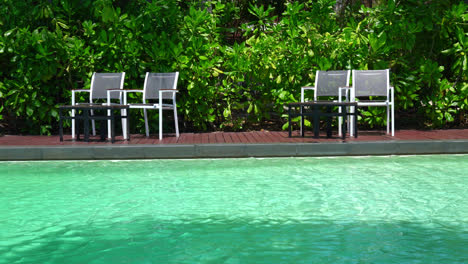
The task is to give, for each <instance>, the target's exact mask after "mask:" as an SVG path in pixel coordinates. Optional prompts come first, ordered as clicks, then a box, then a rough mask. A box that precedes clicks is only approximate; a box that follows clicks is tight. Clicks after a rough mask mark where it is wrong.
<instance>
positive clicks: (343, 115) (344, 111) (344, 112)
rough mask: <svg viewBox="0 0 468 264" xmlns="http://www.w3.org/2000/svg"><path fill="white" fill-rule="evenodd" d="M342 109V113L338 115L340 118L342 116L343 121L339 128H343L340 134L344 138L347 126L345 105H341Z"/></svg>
mask: <svg viewBox="0 0 468 264" xmlns="http://www.w3.org/2000/svg"><path fill="white" fill-rule="evenodd" d="M342 111H343V112H342V113H341V114H342V115H341V116H340V118H341V117H343V119H344V121H343V123H341V125H342V128H341V130H343V134H342V135H341V136H342V139H343V140H345V139H346V132H348V131H347V130H348V128H347V126H348V124H347V121H346V119H347V118H348V108H347V107H342Z"/></svg>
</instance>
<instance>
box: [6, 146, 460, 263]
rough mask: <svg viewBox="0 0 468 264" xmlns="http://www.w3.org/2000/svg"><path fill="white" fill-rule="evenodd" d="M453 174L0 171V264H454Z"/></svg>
mask: <svg viewBox="0 0 468 264" xmlns="http://www.w3.org/2000/svg"><path fill="white" fill-rule="evenodd" d="M467 165H468V156H467V155H434V156H385V157H360V158H356V157H339V158H275V159H253V158H250V159H213V160H208V159H204V160H151V161H146V160H142V161H134V160H131V161H92V162H85V161H66V162H65V161H50V162H0V263H2V264H3V263H467V262H468V249H467V248H468V247H467V245H468V204H467V200H468V170H467V168H468V166H467Z"/></svg>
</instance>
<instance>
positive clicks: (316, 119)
mask: <svg viewBox="0 0 468 264" xmlns="http://www.w3.org/2000/svg"><path fill="white" fill-rule="evenodd" d="M312 109H313V113H312V116H313V117H314V137H315V138H318V137H319V124H320V115H319V111H320V109H319V108H318V106H316V105H314V106H313V108H312Z"/></svg>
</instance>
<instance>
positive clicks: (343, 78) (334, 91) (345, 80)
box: [301, 70, 351, 135]
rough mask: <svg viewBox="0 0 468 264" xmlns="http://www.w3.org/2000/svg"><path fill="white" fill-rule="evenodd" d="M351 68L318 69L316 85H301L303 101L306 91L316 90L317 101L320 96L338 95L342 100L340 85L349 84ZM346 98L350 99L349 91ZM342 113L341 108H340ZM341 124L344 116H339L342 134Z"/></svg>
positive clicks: (303, 100)
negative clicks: (338, 69) (335, 69)
mask: <svg viewBox="0 0 468 264" xmlns="http://www.w3.org/2000/svg"><path fill="white" fill-rule="evenodd" d="M350 72H351V71H350V70H342V71H317V72H316V74H315V86H305V87H301V103H304V102H305V91H307V90H312V91H314V101H317V100H318V98H319V97H336V98H337V100H339V101H340V100H341V94H340V92H341V91H340V89H339V88H340V87H344V86H348V85H349V76H350ZM345 96H346V100H347V99H348V93H345ZM339 112H340V113H341V108H340V109H339ZM341 124H342V118H341V117H339V118H338V134H339V135H341V134H342V131H341ZM301 133H302V122H301Z"/></svg>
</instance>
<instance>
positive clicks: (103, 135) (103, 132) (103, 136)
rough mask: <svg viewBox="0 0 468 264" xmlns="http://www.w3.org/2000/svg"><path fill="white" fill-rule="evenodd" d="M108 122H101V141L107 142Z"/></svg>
mask: <svg viewBox="0 0 468 264" xmlns="http://www.w3.org/2000/svg"><path fill="white" fill-rule="evenodd" d="M106 121H107V120H105V119H103V120H101V124H100V128H99V133H100V136H101V140H102V141H104V140H106V132H107V122H106Z"/></svg>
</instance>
